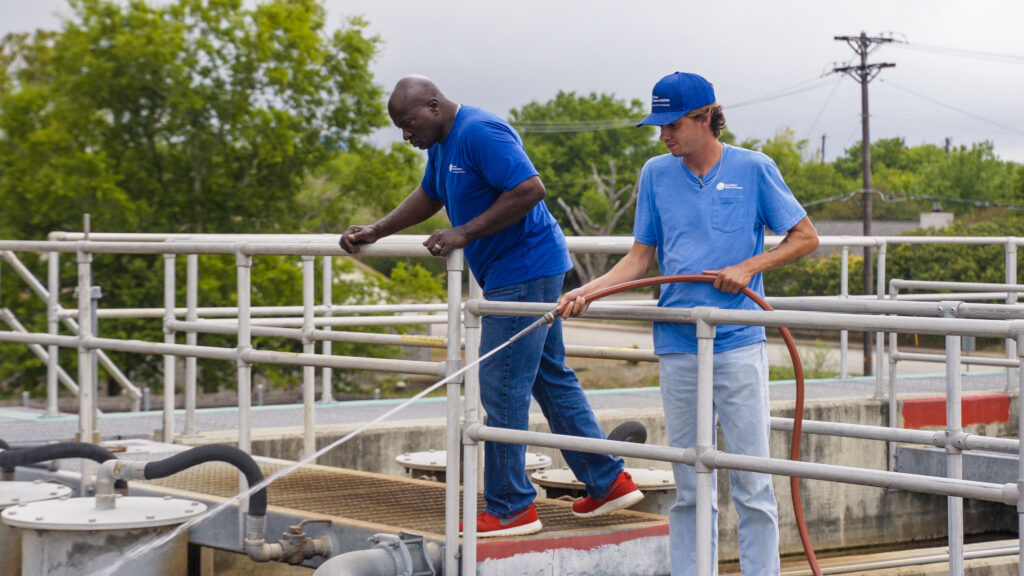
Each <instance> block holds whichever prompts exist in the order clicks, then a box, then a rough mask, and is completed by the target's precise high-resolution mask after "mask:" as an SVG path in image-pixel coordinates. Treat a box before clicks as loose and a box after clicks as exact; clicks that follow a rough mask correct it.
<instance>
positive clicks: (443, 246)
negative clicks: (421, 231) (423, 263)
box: [423, 226, 470, 256]
mask: <svg viewBox="0 0 1024 576" xmlns="http://www.w3.org/2000/svg"><path fill="white" fill-rule="evenodd" d="M469 241H470V238H469V236H467V235H466V233H465V232H464V231H463V229H462V227H461V226H455V227H454V228H445V229H443V230H435V231H434V233H433V234H431V235H430V238H427V240H426V241H425V242H423V245H424V246H426V247H427V250H429V251H430V253H431V254H433V255H434V256H447V255H448V254H449V253H451V252H452V251H453V250H458V249H459V248H464V247H465V246H466V244H469Z"/></svg>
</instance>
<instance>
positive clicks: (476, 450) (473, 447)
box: [462, 274, 483, 574]
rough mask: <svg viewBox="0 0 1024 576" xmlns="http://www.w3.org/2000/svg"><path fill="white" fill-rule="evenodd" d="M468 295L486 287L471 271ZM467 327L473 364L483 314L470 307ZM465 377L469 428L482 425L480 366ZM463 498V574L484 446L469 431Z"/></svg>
mask: <svg viewBox="0 0 1024 576" xmlns="http://www.w3.org/2000/svg"><path fill="white" fill-rule="evenodd" d="M468 276H469V297H470V298H471V299H478V298H483V290H482V289H481V288H480V285H479V284H477V282H476V279H475V278H474V277H473V275H472V274H469V275H468ZM464 317H465V326H466V365H467V366H469V365H473V364H474V363H475V362H476V360H477V358H479V357H480V317H479V316H477V315H476V314H473V313H472V312H470V311H469V310H467V311H466V312H465V314H464ZM463 378H464V380H465V391H466V392H465V396H466V399H465V404H464V405H463V422H464V423H465V424H464V426H465V427H466V428H470V427H473V426H477V425H479V424H480V412H481V410H480V369H479V367H476V368H475V369H471V370H468V371H467V372H466V373H465V374H464V375H463ZM462 444H463V446H462V461H463V475H462V486H463V491H462V494H463V498H462V543H463V544H462V574H475V573H476V542H477V538H476V515H477V509H476V498H477V492H478V490H479V488H478V487H479V485H480V483H479V480H480V477H479V474H480V471H481V468H480V450H481V449H482V448H483V445H482V444H480V443H479V442H477V441H476V439H475V438H472V437H470V436H469V435H468V434H463V437H462Z"/></svg>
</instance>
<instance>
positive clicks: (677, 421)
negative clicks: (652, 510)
mask: <svg viewBox="0 0 1024 576" xmlns="http://www.w3.org/2000/svg"><path fill="white" fill-rule="evenodd" d="M714 366H715V368H714V411H715V421H717V422H719V423H720V424H721V425H722V433H723V434H724V436H725V443H726V444H727V445H728V450H729V452H730V453H732V454H746V455H750V456H768V433H769V432H770V421H769V417H770V413H769V408H768V356H767V354H766V352H765V345H764V342H759V343H757V344H752V345H750V346H744V347H742V348H737V349H735V350H729V351H727V352H719V353H717V354H715V360H714ZM659 367H660V372H661V398H662V403H663V404H664V407H665V426H666V430H667V432H668V443H669V445H670V446H674V447H677V448H689V447H692V446H695V445H696V444H697V414H696V411H695V408H696V406H697V355H696V354H664V355H662V356H660V357H659ZM672 470H673V472H674V473H675V478H676V503H675V505H674V506H673V507H672V510H671V511H670V512H669V549H670V553H671V556H672V576H684V575H690V574H693V573H694V570H695V566H696V549H697V547H696V541H697V538H696V530H697V514H696V511H697V508H696V506H697V496H696V486H697V472H696V470H695V469H694V468H693V467H691V466H686V465H685V464H673V465H672ZM717 479H718V477H717V474H716V473H715V472H712V480H711V490H712V492H711V507H712V508H711V515H712V523H711V525H712V534H711V542H712V553H711V557H712V559H717V558H718V490H717V486H718V485H717ZM729 484H730V487H731V488H732V501H733V504H735V506H736V512H737V514H738V515H739V525H738V531H739V552H740V569H741V570H742V573H743V575H744V576H777V575H778V574H779V514H778V506H777V505H776V503H775V491H774V490H773V488H772V477H771V475H769V474H761V473H756V472H743V471H739V470H730V471H729ZM713 562H714V563H717V562H715V561H714V560H713Z"/></svg>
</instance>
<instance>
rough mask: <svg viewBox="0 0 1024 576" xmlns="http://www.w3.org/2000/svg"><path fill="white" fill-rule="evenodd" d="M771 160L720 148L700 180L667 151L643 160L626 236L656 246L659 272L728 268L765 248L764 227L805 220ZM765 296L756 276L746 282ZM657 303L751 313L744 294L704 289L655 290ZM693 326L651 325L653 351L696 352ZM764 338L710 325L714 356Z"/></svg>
mask: <svg viewBox="0 0 1024 576" xmlns="http://www.w3.org/2000/svg"><path fill="white" fill-rule="evenodd" d="M806 215H807V213H806V212H805V211H804V209H803V207H801V206H800V203H799V202H797V200H796V198H794V197H793V193H792V192H790V190H789V188H788V187H787V186H786V183H785V182H783V181H782V175H781V174H780V173H779V169H778V167H776V166H775V162H774V161H772V159H771V158H769V157H768V156H765V155H764V154H762V153H760V152H755V151H752V150H746V149H744V148H737V147H734V146H729V145H723V149H722V157H721V159H719V161H718V164H716V165H715V167H714V168H712V169H711V170H710V171H709V172H708V173H707V174H706V175H705V176H704V178H703V180H701V179H699V178H697V176H696V175H695V174H694V173H693V172H692V171H690V169H689V168H687V167H686V164H684V163H683V159H682V158H677V157H674V156H672V155H671V154H665V155H663V156H657V157H655V158H651V159H650V160H648V161H647V164H646V165H645V166H644V169H643V172H642V173H641V175H640V190H639V195H638V198H637V205H636V219H635V222H634V226H633V234H634V236H635V237H636V241H637V242H640V243H643V244H648V245H652V246H657V249H658V263H659V265H660V267H661V273H662V274H663V275H668V274H700V273H701V272H702V271H704V270H717V269H720V268H725V267H726V266H732V265H734V264H738V263H739V262H741V261H743V260H746V259H747V258H750V257H751V256H755V255H757V254H760V253H761V252H763V251H764V227H765V226H767V227H769V228H771V229H772V230H773V231H775V232H776V233H779V234H782V233H785V232H787V231H788V230H789V229H790V228H792V227H793V226H795V225H796V224H797V223H798V222H800V220H802V219H803V218H804V216H806ZM748 286H749V288H750V289H751V290H753V291H754V292H756V293H757V294H759V295H761V296H763V295H764V285H763V282H762V280H761V275H760V274H757V275H755V276H754V277H753V278H752V279H751V280H750V284H749V285H748ZM658 306H671V307H676V308H691V307H694V306H714V307H716V308H729V309H744V310H758V309H759V308H758V306H757V304H755V303H754V302H753V301H751V300H750V299H749V298H747V297H746V296H744V295H743V294H726V293H724V292H720V291H718V290H716V289H715V288H714V287H713V286H712V285H711V284H697V283H681V284H665V285H663V286H662V291H661V298H660V299H659V300H658ZM696 332H697V330H696V326H695V325H693V324H676V323H669V322H659V323H655V324H654V352H655V354H673V353H686V354H693V353H696V352H697V333H696ZM764 339H765V336H764V327H762V326H734V325H722V326H717V327H716V337H715V352H724V351H726V350H734V349H736V348H740V347H742V346H747V345H750V344H753V343H755V342H760V341H762V340H764Z"/></svg>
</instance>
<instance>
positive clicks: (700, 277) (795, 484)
mask: <svg viewBox="0 0 1024 576" xmlns="http://www.w3.org/2000/svg"><path fill="white" fill-rule="evenodd" d="M714 281H715V276H714V275H710V274H671V275H668V276H655V277H653V278H641V279H640V280H633V281H631V282H623V283H622V284H616V285H615V286H609V287H607V288H602V289H601V290H597V291H595V292H593V293H591V294H587V295H585V296H584V297H585V298H586V300H587V302H592V301H594V300H599V299H601V298H603V297H605V296H608V295H610V294H616V293H619V292H622V291H625V290H632V289H633V288H643V287H645V286H654V285H656V284H672V283H676V282H702V283H705V284H711V283H713V282H714ZM740 292H742V293H743V295H744V296H746V297H747V298H750V299H751V300H753V301H754V303H755V304H757V305H758V306H760V307H761V309H762V310H768V311H772V310H774V308H772V307H771V305H769V304H768V302H766V301H765V300H764V298H762V297H761V296H760V295H758V294H757V293H756V292H754V291H753V290H751V289H750V288H747V287H746V286H744V287H743V289H742V290H740ZM779 334H781V335H782V340H783V341H785V343H786V348H787V349H788V350H789V356H790V358H792V359H793V373H794V377H795V378H796V413H795V414H794V415H793V440H792V443H791V445H790V451H789V459H790V460H799V459H800V434H801V432H802V430H803V422H804V367H803V364H801V362H800V354H799V352H797V349H796V342H794V341H793V336H792V335H791V334H790V333H789V329H788V328H786V327H785V326H780V327H779ZM789 487H790V491H791V492H792V493H793V515H794V516H796V527H797V531H799V532H800V543H801V544H803V547H804V553H805V554H806V555H807V563H808V564H809V565H810V567H811V572H812V573H813V574H814V576H821V568H820V567H819V566H818V559H817V557H815V555H814V548H812V547H811V537H810V536H809V535H808V533H807V522H806V521H805V520H804V507H803V504H802V502H801V498H800V479H799V478H797V477H796V476H791V477H790V478H789Z"/></svg>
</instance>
